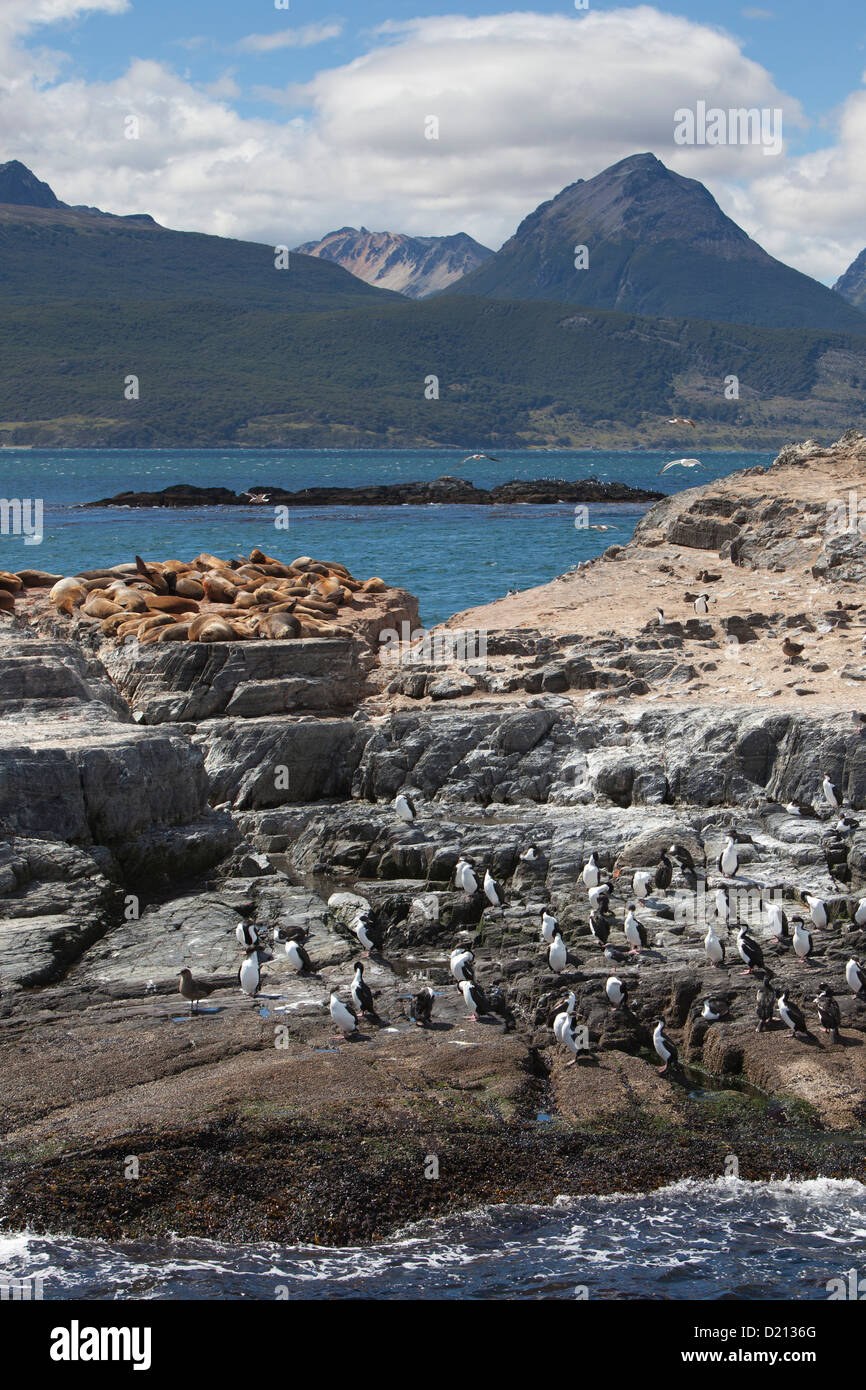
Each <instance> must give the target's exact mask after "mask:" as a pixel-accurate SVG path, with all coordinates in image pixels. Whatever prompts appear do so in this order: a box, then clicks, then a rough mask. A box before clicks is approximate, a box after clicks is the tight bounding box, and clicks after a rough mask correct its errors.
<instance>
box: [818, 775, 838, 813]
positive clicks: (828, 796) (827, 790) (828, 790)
mask: <svg viewBox="0 0 866 1390" xmlns="http://www.w3.org/2000/svg"><path fill="white" fill-rule="evenodd" d="M821 790H822V791H823V793H824V800H825V801H826V802H827V804H828V806H832V807H833V809H834V810H837V811H838V810H839V808H840V807H841V805H842V793H841V792H840V790H839V788H838V787H837V786H836V784H835V782H831V781H830V778H829V777H828V776H827V774H826V772H825V773H824V780H823V782H822V783H821Z"/></svg>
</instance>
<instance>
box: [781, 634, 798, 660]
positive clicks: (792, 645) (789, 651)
mask: <svg viewBox="0 0 866 1390" xmlns="http://www.w3.org/2000/svg"><path fill="white" fill-rule="evenodd" d="M782 651H783V652H784V653H785V655H786V657H787V658H788V660H789V661H799V659H800V657H801V655H802V652H803V643H802V642H792V641H791V639H790V637H786V638H785V640H784V642H783V643H782Z"/></svg>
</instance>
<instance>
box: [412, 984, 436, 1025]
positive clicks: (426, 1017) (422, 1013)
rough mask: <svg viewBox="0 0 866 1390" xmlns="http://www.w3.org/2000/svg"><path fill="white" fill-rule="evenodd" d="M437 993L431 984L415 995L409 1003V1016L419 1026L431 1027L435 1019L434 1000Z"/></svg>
mask: <svg viewBox="0 0 866 1390" xmlns="http://www.w3.org/2000/svg"><path fill="white" fill-rule="evenodd" d="M434 998H435V995H434V993H433V991H432V989H431V988H430V986H429V985H425V986H424V988H423V989H422V990H420V991H419V993H418V994H415V995H413V997H412V1001H411V1003H410V1005H409V1017H410V1018H411V1019H412V1021H413V1022H414V1024H415V1026H416V1027H417V1028H429V1026H430V1024H431V1022H432V1021H433V1000H434Z"/></svg>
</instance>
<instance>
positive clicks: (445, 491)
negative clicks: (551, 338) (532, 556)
mask: <svg viewBox="0 0 866 1390" xmlns="http://www.w3.org/2000/svg"><path fill="white" fill-rule="evenodd" d="M251 494H259V495H261V496H264V497H266V499H267V505H268V506H269V507H347V506H352V507H396V506H417V507H422V506H431V505H432V504H434V503H435V504H438V505H440V506H441V505H444V504H451V505H460V506H478V507H481V506H495V505H505V504H507V503H516V502H522V503H534V504H538V505H539V506H543V505H548V504H550V503H551V502H654V501H655V500H656V499H657V498H659V497H661V496H662V493H660V492H652V491H650V490H648V489H646V488H636V487H629V486H628V484H627V483H603V482H600V481H599V479H598V478H583V479H580V480H579V481H577V482H568V481H566V480H565V479H563V478H528V479H527V478H518V479H515V480H514V481H513V482H509V483H497V485H496V486H495V487H492V488H489V489H487V488H480V487H476V486H475V485H474V483H470V482H469V480H468V479H467V478H452V477H449V476H445V477H442V478H435V479H434V480H433V481H432V482H429V483H379V484H369V485H368V486H366V487H308V488H302V489H300V490H299V491H297V492H289V491H287V490H286V489H285V488H281V487H277V486H275V485H274V484H273V483H254V484H250V488H249V490H248V492H247V493H246V494H244V493H237V492H232V491H231V489H230V488H225V487H196V486H195V485H194V484H192V483H175V484H173V485H172V486H171V487H166V488H162V489H161V491H159V492H119V493H117V494H116V495H115V496H114V497H101V498H100V499H99V500H98V501H96V502H86V503H85V504H84V505H85V506H87V507H249V506H250V505H251V503H250V495H251Z"/></svg>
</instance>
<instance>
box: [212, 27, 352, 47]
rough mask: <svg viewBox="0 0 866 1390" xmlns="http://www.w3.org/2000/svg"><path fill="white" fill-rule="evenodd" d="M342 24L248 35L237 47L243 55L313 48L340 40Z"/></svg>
mask: <svg viewBox="0 0 866 1390" xmlns="http://www.w3.org/2000/svg"><path fill="white" fill-rule="evenodd" d="M342 32H343V26H342V24H306V25H304V27H303V28H301V29H281V30H279V31H278V32H277V33H275V34H247V36H246V38H245V39H240V40H239V42H238V43H237V44H236V45H235V47H236V48H237V49H238V50H239V52H241V53H273V52H274V50H275V49H278V48H312V47H313V45H314V44H317V43H325V42H326V41H327V40H328V39H338V38H339V37H340V35H341V34H342Z"/></svg>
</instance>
